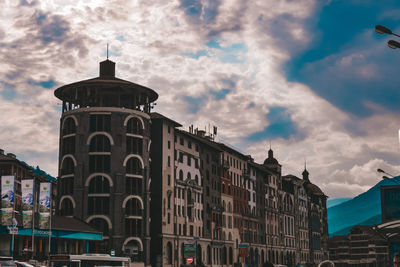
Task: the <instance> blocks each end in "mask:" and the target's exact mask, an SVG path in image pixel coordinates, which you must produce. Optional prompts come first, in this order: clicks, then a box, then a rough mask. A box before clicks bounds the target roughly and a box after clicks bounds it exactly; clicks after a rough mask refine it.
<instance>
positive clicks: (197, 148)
mask: <svg viewBox="0 0 400 267" xmlns="http://www.w3.org/2000/svg"><path fill="white" fill-rule="evenodd" d="M195 150H196V152H199V145H198V144H196V145H195Z"/></svg>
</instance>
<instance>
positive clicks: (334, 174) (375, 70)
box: [0, 0, 400, 198]
mask: <svg viewBox="0 0 400 267" xmlns="http://www.w3.org/2000/svg"><path fill="white" fill-rule="evenodd" d="M377 2H380V3H382V2H385V3H384V4H377ZM0 6H1V7H2V8H1V9H0V22H1V23H0V125H1V127H0V148H2V149H4V150H5V151H6V153H7V152H11V153H14V154H16V155H17V157H18V158H19V159H21V160H25V161H27V162H28V163H29V164H31V165H35V166H36V165H39V166H40V167H41V168H42V169H44V170H45V171H47V172H49V173H50V174H52V175H54V176H56V175H57V164H58V162H57V161H58V134H59V118H60V115H61V111H60V101H59V100H58V99H56V98H55V97H54V94H53V92H54V90H55V89H56V88H57V87H59V86H61V85H64V84H67V83H71V82H75V81H78V80H83V79H88V78H93V77H96V76H98V63H99V62H100V61H102V60H104V59H105V57H106V44H107V43H109V44H110V59H111V60H113V61H115V62H116V63H117V65H116V67H117V70H116V74H117V76H118V77H120V78H122V79H126V80H130V81H133V82H135V83H139V84H142V85H145V86H148V87H151V88H153V89H155V90H156V91H157V92H158V94H159V99H158V100H157V106H156V108H155V111H157V112H160V113H162V114H164V115H166V116H169V117H171V118H173V119H174V120H176V121H178V122H181V123H182V124H183V125H184V126H185V128H186V129H187V128H188V126H189V125H191V124H194V125H195V128H196V127H199V128H201V129H203V128H204V127H205V126H207V128H208V125H211V126H213V125H215V126H217V127H218V136H217V140H218V141H221V142H225V143H227V144H229V145H231V146H233V147H235V148H237V149H238V150H239V151H241V152H243V153H245V154H251V155H252V156H253V157H254V158H255V160H256V161H257V162H262V161H263V160H264V158H265V157H266V155H267V150H268V148H269V142H270V141H271V143H272V148H273V150H274V153H275V157H276V158H277V159H278V160H279V162H280V163H281V164H282V165H283V173H284V174H293V175H296V176H301V172H302V171H303V168H304V161H305V160H306V161H307V168H308V170H309V172H310V179H311V181H312V182H314V183H315V184H317V185H319V186H320V187H321V188H322V189H323V190H324V191H325V192H326V194H327V195H328V196H329V197H330V198H337V197H352V196H355V195H357V194H359V193H361V192H363V191H365V190H367V189H368V188H369V187H370V186H372V185H374V184H375V183H376V182H378V180H379V179H380V177H381V176H380V175H379V174H378V173H377V172H376V169H377V168H382V169H385V170H386V171H387V172H389V173H392V174H398V173H399V170H400V151H399V150H400V149H399V136H398V133H399V128H400V116H399V115H400V101H399V100H400V88H399V85H400V68H399V66H400V51H396V50H392V49H389V48H388V47H387V45H386V42H387V41H388V40H390V36H382V35H378V34H376V33H375V32H374V30H373V29H374V26H375V25H376V24H382V25H386V26H387V27H389V28H391V29H392V30H393V31H394V32H400V16H399V14H400V3H398V1H395V0H393V1H389V0H387V1H374V0H342V1H335V0H330V1H329V0H296V1H293V0H274V1H272V0H264V1H245V0H225V1H224V0H180V1H178V0H176V1H166V0H146V1H111V0H107V1H105V0H104V1H101V0H96V1H88V0H85V1H78V0H74V1H72V0H63V1H56V0H47V1H45V0H42V1H35V0H21V1H19V2H18V1H15V0H0Z"/></svg>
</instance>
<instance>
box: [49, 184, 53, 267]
mask: <svg viewBox="0 0 400 267" xmlns="http://www.w3.org/2000/svg"><path fill="white" fill-rule="evenodd" d="M52 209H53V198H52V183H51V182H50V220H49V221H50V222H49V267H50V252H51V214H52V213H53V212H52Z"/></svg>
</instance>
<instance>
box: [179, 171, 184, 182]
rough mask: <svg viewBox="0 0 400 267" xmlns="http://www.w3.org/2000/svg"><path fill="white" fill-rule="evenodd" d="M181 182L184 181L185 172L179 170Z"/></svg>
mask: <svg viewBox="0 0 400 267" xmlns="http://www.w3.org/2000/svg"><path fill="white" fill-rule="evenodd" d="M179 180H181V181H183V171H182V170H179Z"/></svg>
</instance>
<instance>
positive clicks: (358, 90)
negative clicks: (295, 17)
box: [284, 0, 400, 117]
mask: <svg viewBox="0 0 400 267" xmlns="http://www.w3.org/2000/svg"><path fill="white" fill-rule="evenodd" d="M399 8H400V2H399V1H395V0H388V1H385V4H382V3H380V2H379V1H372V0H365V1H358V0H353V1H350V0H349V1H331V2H329V4H325V5H320V7H319V8H317V9H316V14H314V15H312V16H310V19H308V20H307V21H306V24H305V27H306V28H307V30H308V31H309V32H311V33H312V34H313V36H312V37H311V38H312V40H311V42H310V43H309V47H306V48H305V49H304V50H303V51H297V52H298V53H294V54H293V55H292V57H291V60H290V61H288V62H287V63H286V64H285V66H284V70H285V72H286V76H287V78H288V80H290V81H295V82H301V83H304V84H307V85H308V86H309V87H310V88H311V89H312V90H313V91H314V92H315V93H316V94H318V95H319V96H320V97H322V98H324V99H326V100H327V101H329V102H330V103H332V104H333V105H335V106H336V107H338V108H339V109H341V110H343V111H345V112H347V113H350V114H352V115H355V116H357V117H368V116H371V115H372V114H374V112H375V110H372V108H371V105H370V103H372V104H374V105H375V106H376V105H378V106H381V107H384V108H387V109H390V110H394V111H397V112H400V105H398V103H399V101H400V90H399V89H398V84H400V75H399V73H400V72H399V70H398V68H395V67H394V66H398V65H399V62H400V53H399V52H398V51H394V50H391V49H389V48H388V47H387V45H386V43H387V41H388V40H390V39H396V38H394V37H393V36H387V35H379V34H377V33H375V31H374V27H375V25H378V24H381V25H385V26H387V27H389V28H391V29H392V30H393V31H394V32H397V33H399V32H400V28H399V25H400V16H393V15H390V14H389V13H388V10H398V9H399ZM316 18H318V19H316ZM338 18H340V19H338ZM396 27H397V28H396ZM396 40H397V41H399V39H396ZM372 106H373V105H372Z"/></svg>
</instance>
